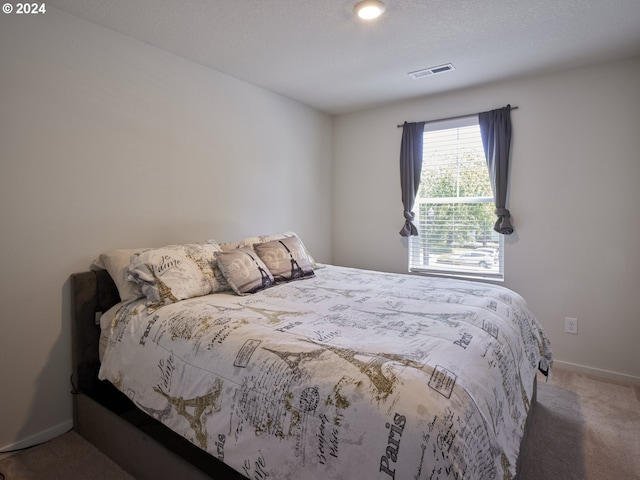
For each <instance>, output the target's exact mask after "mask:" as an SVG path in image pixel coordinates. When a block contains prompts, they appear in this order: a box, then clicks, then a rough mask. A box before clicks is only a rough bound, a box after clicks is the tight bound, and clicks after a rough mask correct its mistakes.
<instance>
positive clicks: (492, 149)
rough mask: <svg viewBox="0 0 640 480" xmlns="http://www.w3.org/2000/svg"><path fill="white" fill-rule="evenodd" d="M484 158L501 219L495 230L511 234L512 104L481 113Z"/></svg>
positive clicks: (479, 116)
mask: <svg viewBox="0 0 640 480" xmlns="http://www.w3.org/2000/svg"><path fill="white" fill-rule="evenodd" d="M478 123H479V124H480V135H481V136H482V144H483V146H484V155H485V157H486V159H487V165H488V167H489V177H490V179H491V188H492V189H493V196H494V198H495V201H496V211H495V213H496V215H497V216H498V219H497V220H496V224H495V226H494V227H493V229H494V230H495V231H496V232H498V233H502V234H503V235H511V234H512V233H513V226H511V213H510V212H509V210H507V206H506V203H507V188H508V182H509V149H510V147H511V131H512V130H511V105H507V106H506V107H503V108H498V109H496V110H491V111H490V112H481V113H479V114H478Z"/></svg>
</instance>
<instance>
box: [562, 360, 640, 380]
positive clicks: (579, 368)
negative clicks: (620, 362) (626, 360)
mask: <svg viewBox="0 0 640 480" xmlns="http://www.w3.org/2000/svg"><path fill="white" fill-rule="evenodd" d="M553 366H554V367H555V366H557V367H560V368H563V369H565V370H571V371H573V372H578V373H584V374H585V375H593V376H594V377H601V378H606V379H608V380H613V381H616V382H622V383H631V384H633V385H640V377H636V376H635V375H627V374H626V373H618V372H612V371H610V370H603V369H601V368H593V367H586V366H584V365H579V364H577V363H570V362H563V361H562V360H556V359H554V360H553Z"/></svg>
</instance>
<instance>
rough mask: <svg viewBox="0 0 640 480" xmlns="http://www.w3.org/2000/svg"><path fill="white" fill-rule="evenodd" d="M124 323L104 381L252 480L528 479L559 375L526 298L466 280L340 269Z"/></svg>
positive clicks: (123, 317)
mask: <svg viewBox="0 0 640 480" xmlns="http://www.w3.org/2000/svg"><path fill="white" fill-rule="evenodd" d="M116 310H117V313H116V314H115V316H114V317H113V320H112V321H111V322H110V324H109V325H108V326H107V329H108V334H109V341H108V344H107V346H106V351H105V355H104V359H103V363H102V366H101V370H100V378H101V379H107V380H109V381H110V382H111V383H113V384H114V385H115V386H116V387H117V388H118V389H120V390H121V391H122V392H124V393H125V394H126V395H127V396H128V397H129V398H130V399H131V400H132V401H133V402H134V403H135V404H136V405H137V406H138V407H139V408H140V409H142V410H144V411H145V412H147V413H148V414H149V415H151V416H153V417H155V418H156V419H158V420H159V421H160V422H162V423H163V424H165V425H167V426H168V427H169V428H171V429H172V430H174V431H175V432H177V433H179V434H181V435H182V436H184V437H185V438H187V439H188V440H189V441H191V442H192V443H194V444H195V445H197V446H198V447H200V448H202V449H203V450H206V451H207V452H209V453H210V454H211V455H212V456H214V457H216V458H218V459H220V460H221V461H223V462H224V463H226V464H228V465H230V466H231V467H233V468H234V469H235V470H237V471H238V472H240V473H242V474H243V475H244V476H246V477H247V478H249V479H267V478H268V479H296V480H311V479H318V480H320V479H322V480H325V479H367V480H370V479H380V480H390V479H392V480H404V479H412V480H413V479H491V478H497V479H503V478H512V476H513V475H514V474H515V468H516V460H517V456H518V450H519V445H520V440H521V437H522V434H523V429H524V424H525V419H526V417H527V412H528V410H529V408H530V402H531V396H532V389H533V379H534V377H535V375H536V370H537V368H538V367H540V368H542V369H545V370H546V369H548V368H549V366H550V363H551V351H550V348H549V342H548V340H547V339H546V337H545V336H544V332H543V331H542V329H541V328H540V326H539V324H538V322H537V320H536V319H535V318H534V317H533V316H532V314H531V313H530V312H529V310H528V309H527V306H526V303H525V301H524V300H523V299H522V297H520V296H519V295H518V294H516V293H514V292H512V291H510V290H508V289H506V288H503V287H500V286H494V285H488V284H482V283H475V282H468V281H461V280H453V279H438V278H427V277H418V276H411V275H399V274H388V273H381V272H372V271H365V270H358V269H350V268H344V267H337V266H330V265H327V266H324V268H319V269H318V270H316V272H315V276H314V277H310V278H305V279H302V280H297V281H293V282H289V283H284V284H279V285H276V286H274V287H271V288H268V289H266V290H262V291H260V292H258V293H255V294H252V295H246V296H239V295H236V294H233V293H215V294H211V295H206V296H202V297H196V298H191V299H188V300H183V301H179V302H176V303H172V304H169V305H165V306H163V307H161V308H159V309H157V310H154V311H149V309H147V308H146V307H145V302H144V300H143V299H139V300H134V301H129V302H125V303H123V304H120V305H118V306H117V307H116Z"/></svg>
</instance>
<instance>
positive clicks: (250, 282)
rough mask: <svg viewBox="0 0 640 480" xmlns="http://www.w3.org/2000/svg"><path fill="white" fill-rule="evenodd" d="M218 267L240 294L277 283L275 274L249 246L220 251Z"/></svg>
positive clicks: (253, 291)
mask: <svg viewBox="0 0 640 480" xmlns="http://www.w3.org/2000/svg"><path fill="white" fill-rule="evenodd" d="M216 256H217V257H218V267H219V268H220V270H221V271H222V273H223V274H224V276H225V278H226V279H227V282H229V285H231V288H232V289H233V290H234V291H235V292H236V293H237V294H238V295H245V294H248V293H255V292H258V291H260V290H263V289H265V288H269V287H271V286H272V285H274V284H275V281H274V279H273V275H271V272H269V269H268V268H267V266H266V265H265V264H264V263H263V262H262V260H260V257H258V255H257V254H256V252H254V251H253V250H252V249H251V248H249V247H242V248H237V249H235V250H230V251H228V252H218V253H217V254H216Z"/></svg>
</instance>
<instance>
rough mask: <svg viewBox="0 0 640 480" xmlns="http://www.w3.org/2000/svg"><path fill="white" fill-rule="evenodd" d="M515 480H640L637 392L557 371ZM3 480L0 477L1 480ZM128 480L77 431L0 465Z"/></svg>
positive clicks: (544, 386) (27, 473) (5, 471)
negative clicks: (518, 476)
mask: <svg viewBox="0 0 640 480" xmlns="http://www.w3.org/2000/svg"><path fill="white" fill-rule="evenodd" d="M520 460H521V462H522V465H521V467H522V469H521V476H520V479H519V480H609V479H615V480H640V386H634V385H628V384H621V383H616V382H611V381H608V380H605V379H602V378H597V377H592V376H588V375H583V374H579V373H575V372H570V371H568V370H564V369H560V368H555V369H554V373H553V378H552V380H550V381H549V382H546V381H545V379H544V377H542V376H540V377H539V383H538V405H537V407H536V412H535V416H534V418H533V423H532V428H531V431H530V436H529V438H528V443H527V448H526V450H525V451H523V452H522V455H521V458H520ZM3 477H4V478H3ZM80 479H82V480H87V479H92V480H134V479H133V477H131V476H130V475H128V474H127V473H126V472H124V471H123V470H122V469H121V468H120V467H119V466H117V465H116V464H115V463H113V462H112V461H111V460H110V459H109V458H107V457H106V456H105V455H103V454H102V453H101V452H100V451H98V450H97V449H96V448H95V447H93V446H92V445H90V444H89V443H87V442H86V441H84V440H83V439H82V438H81V437H80V436H79V435H78V434H76V433H75V432H69V433H66V434H64V435H61V436H60V437H58V438H55V439H53V440H52V441H50V442H47V443H45V444H43V445H40V446H38V447H34V448H30V449H28V450H24V451H22V452H20V453H17V454H14V455H12V456H10V457H8V458H5V459H3V460H1V461H0V480H80Z"/></svg>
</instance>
